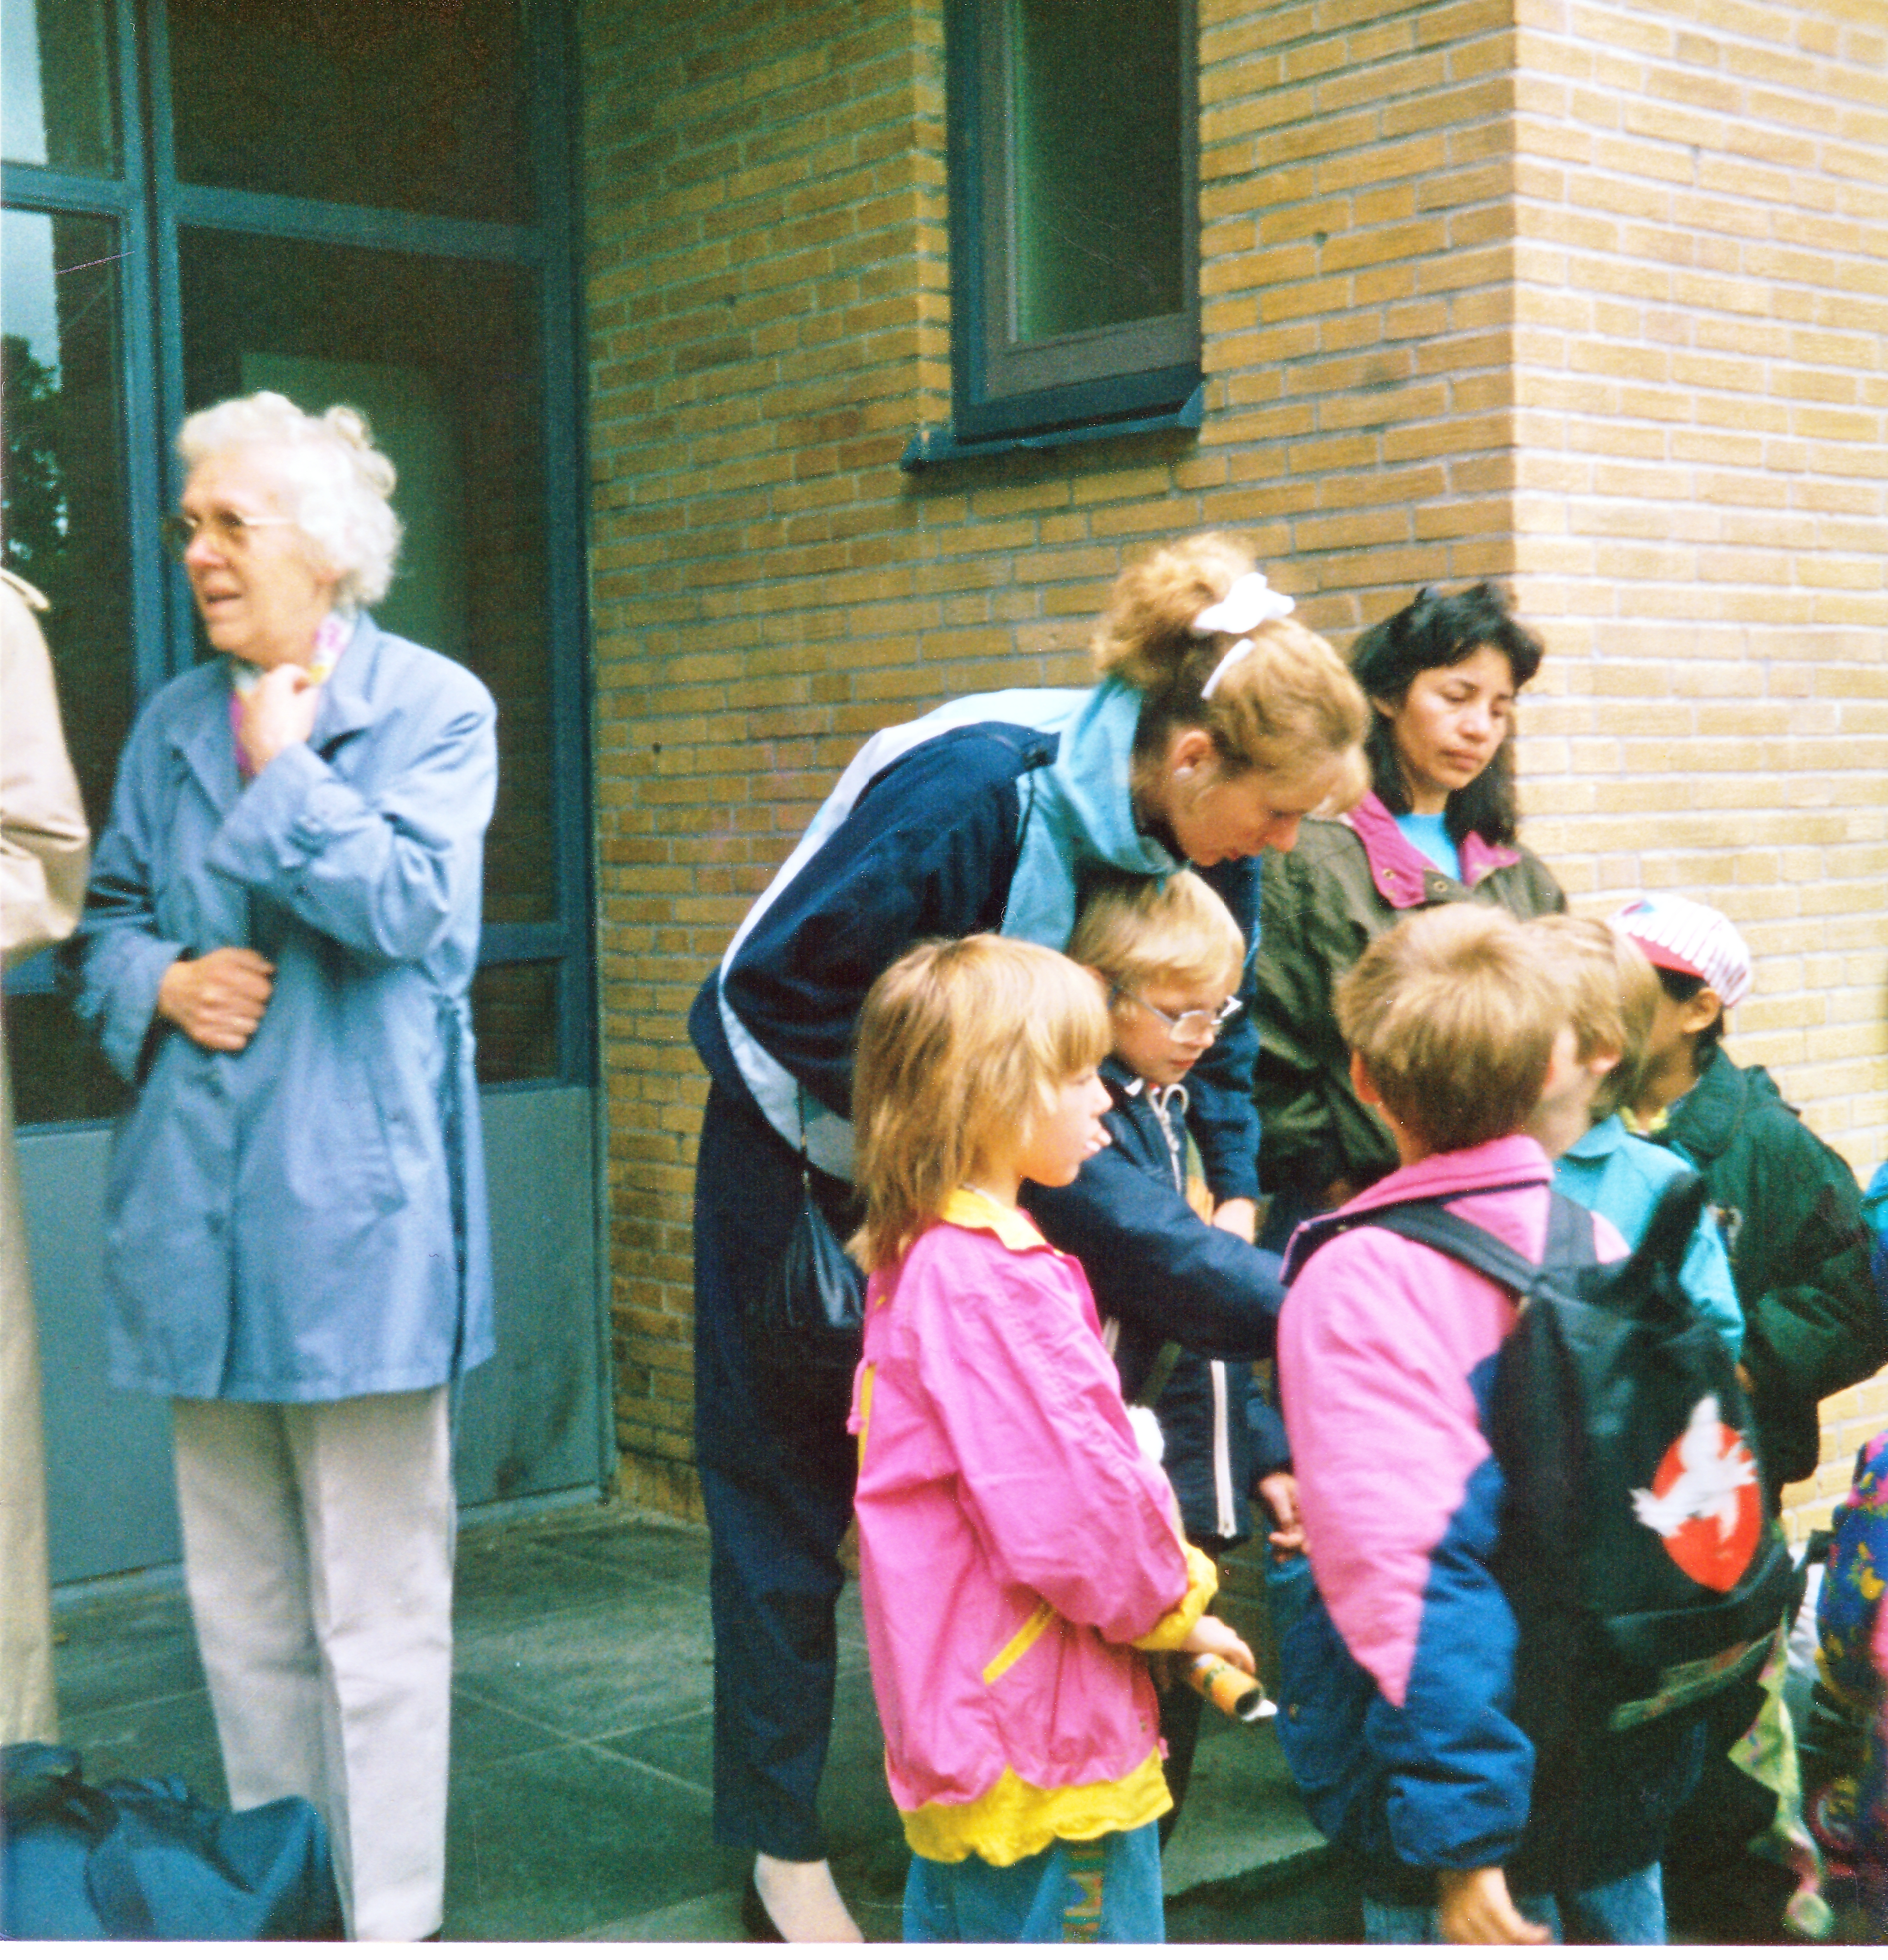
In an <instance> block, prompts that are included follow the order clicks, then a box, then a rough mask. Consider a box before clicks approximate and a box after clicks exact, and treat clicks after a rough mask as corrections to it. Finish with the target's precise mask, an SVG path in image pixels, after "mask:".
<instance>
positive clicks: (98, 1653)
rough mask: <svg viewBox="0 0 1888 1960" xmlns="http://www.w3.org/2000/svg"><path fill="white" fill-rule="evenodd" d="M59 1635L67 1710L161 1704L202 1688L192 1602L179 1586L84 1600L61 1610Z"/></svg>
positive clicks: (57, 1662)
mask: <svg viewBox="0 0 1888 1960" xmlns="http://www.w3.org/2000/svg"><path fill="white" fill-rule="evenodd" d="M59 1634H60V1635H61V1636H62V1637H61V1638H60V1640H59V1644H58V1645H57V1646H56V1647H55V1648H54V1649H53V1672H54V1675H55V1678H56V1681H57V1682H58V1685H59V1706H60V1707H61V1709H62V1710H67V1711H69V1712H71V1713H81V1712H83V1711H84V1710H88V1709H94V1708H111V1707H118V1706H119V1705H120V1704H123V1703H125V1702H130V1701H160V1700H162V1699H164V1698H165V1697H167V1696H169V1695H173V1694H183V1693H186V1692H187V1691H189V1690H191V1689H193V1688H201V1687H202V1685H203V1669H202V1666H201V1665H200V1664H199V1662H198V1660H197V1657H196V1635H195V1634H193V1632H192V1631H191V1628H190V1608H189V1602H187V1601H186V1599H185V1598H184V1596H183V1592H182V1590H181V1589H179V1588H177V1587H175V1586H168V1585H167V1586H163V1587H162V1589H159V1590H155V1591H152V1592H149V1593H132V1592H120V1593H116V1594H115V1595H113V1596H107V1597H103V1598H96V1599H88V1600H84V1601H82V1602H81V1603H79V1604H78V1605H74V1606H72V1607H71V1608H67V1609H65V1610H63V1611H62V1612H60V1614H59Z"/></svg>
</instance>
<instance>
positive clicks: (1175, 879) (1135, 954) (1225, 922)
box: [1068, 871, 1246, 993]
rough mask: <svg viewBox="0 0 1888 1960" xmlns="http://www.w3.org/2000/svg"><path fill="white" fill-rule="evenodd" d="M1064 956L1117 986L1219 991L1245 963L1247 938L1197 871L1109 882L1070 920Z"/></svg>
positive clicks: (1228, 986) (1229, 987) (1233, 980)
mask: <svg viewBox="0 0 1888 1960" xmlns="http://www.w3.org/2000/svg"><path fill="white" fill-rule="evenodd" d="M1068 956H1069V958H1070V959H1073V960H1075V961H1076V962H1077V963H1078V964H1079V965H1081V966H1092V967H1094V968H1095V969H1097V971H1098V972H1101V973H1103V974H1106V976H1107V977H1108V978H1109V980H1110V982H1113V984H1114V985H1116V986H1118V987H1127V988H1138V987H1148V986H1157V985H1160V983H1161V982H1170V983H1171V984H1172V985H1174V986H1176V987H1218V988H1224V990H1225V991H1227V992H1228V993H1230V992H1231V991H1232V990H1233V988H1234V987H1236V986H1237V985H1238V982H1239V973H1240V969H1241V968H1242V967H1243V966H1244V965H1245V963H1246V940H1245V936H1244V934H1242V933H1241V932H1240V930H1239V924H1238V921H1237V920H1236V919H1234V917H1233V915H1232V914H1231V912H1229V911H1228V910H1227V907H1226V902H1225V900H1224V899H1222V898H1221V896H1219V894H1218V893H1217V892H1216V891H1215V890H1214V889H1213V888H1212V886H1211V885H1209V884H1208V883H1207V882H1206V881H1205V879H1204V878H1202V877H1199V874H1198V873H1196V872H1192V871H1176V872H1175V873H1173V876H1172V877H1170V878H1168V879H1167V880H1165V882H1164V883H1161V882H1158V881H1157V880H1154V879H1152V878H1119V877H1110V878H1108V879H1106V880H1105V881H1103V882H1102V883H1100V884H1098V885H1097V887H1096V889H1095V890H1094V894H1093V896H1090V898H1089V899H1088V900H1087V903H1086V904H1084V905H1083V907H1082V909H1081V918H1079V919H1078V920H1077V921H1075V936H1074V937H1072V938H1071V940H1069V942H1068Z"/></svg>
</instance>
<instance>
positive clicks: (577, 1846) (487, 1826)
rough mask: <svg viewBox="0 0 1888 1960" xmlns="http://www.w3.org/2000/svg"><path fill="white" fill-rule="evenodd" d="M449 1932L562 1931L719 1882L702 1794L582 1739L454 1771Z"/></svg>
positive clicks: (669, 1901) (499, 1935) (526, 1934)
mask: <svg viewBox="0 0 1888 1960" xmlns="http://www.w3.org/2000/svg"><path fill="white" fill-rule="evenodd" d="M725 1882H726V1879H725V1878H724V1876H723V1874H722V1870H721V1861H720V1860H719V1857H718V1854H717V1853H715V1849H714V1846H713V1843H712V1832H711V1828H710V1822H709V1806H708V1799H707V1797H706V1796H705V1795H703V1794H699V1793H696V1792H695V1791H692V1790H687V1789H684V1788H683V1787H680V1786H678V1785H677V1784H675V1783H672V1782H670V1781H668V1780H665V1779H664V1778H662V1777H658V1776H657V1775H656V1774H654V1772H653V1771H649V1770H647V1769H645V1768H642V1767H641V1766H640V1765H639V1764H634V1763H629V1762H625V1761H622V1758H619V1757H614V1756H607V1755H603V1754H602V1753H600V1752H598V1751H597V1750H594V1749H592V1748H588V1747H587V1746H586V1745H584V1744H581V1743H573V1744H569V1745H565V1747H563V1748H556V1749H552V1750H547V1751H545V1752H542V1753H541V1754H539V1755H531V1756H527V1757H524V1758H520V1759H518V1760H517V1761H511V1762H506V1763H500V1764H495V1765H494V1766H492V1768H489V1769H484V1770H479V1771H474V1772H473V1773H471V1774H468V1775H466V1776H465V1777H461V1778H459V1779H457V1780H455V1783H454V1789H453V1802H452V1809H451V1814H450V1815H449V1818H448V1820H447V1853H446V1918H445V1924H444V1929H443V1933H444V1937H445V1938H446V1939H448V1940H451V1939H570V1938H572V1937H575V1936H577V1935H578V1934H580V1933H583V1932H584V1931H586V1930H587V1929H590V1928H591V1927H597V1926H601V1925H605V1924H608V1923H613V1922H616V1921H619V1920H624V1919H627V1918H630V1917H636V1916H639V1915H641V1914H645V1913H648V1912H651V1911H655V1910H657V1909H658V1908H661V1907H664V1906H672V1905H676V1904H680V1903H681V1902H682V1901H683V1900H686V1899H688V1898H692V1897H694V1896H696V1895H697V1894H698V1893H699V1892H701V1891H702V1890H703V1889H704V1888H705V1886H706V1887H709V1888H712V1887H715V1886H718V1885H722V1884H724V1883H725Z"/></svg>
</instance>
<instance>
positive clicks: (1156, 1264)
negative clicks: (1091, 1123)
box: [1023, 1118, 1285, 1361]
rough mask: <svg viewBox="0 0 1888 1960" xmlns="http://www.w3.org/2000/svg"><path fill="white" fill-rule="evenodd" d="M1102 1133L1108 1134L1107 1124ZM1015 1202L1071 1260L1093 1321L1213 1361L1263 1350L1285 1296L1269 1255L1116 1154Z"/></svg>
mask: <svg viewBox="0 0 1888 1960" xmlns="http://www.w3.org/2000/svg"><path fill="white" fill-rule="evenodd" d="M1108 1127H1109V1128H1110V1131H1111V1132H1114V1131H1116V1130H1117V1125H1116V1120H1115V1119H1114V1118H1109V1119H1108ZM1023 1204H1024V1208H1025V1209H1026V1210H1027V1211H1028V1212H1029V1213H1030V1216H1031V1217H1033V1218H1034V1219H1035V1220H1036V1223H1037V1224H1038V1225H1040V1227H1042V1230H1043V1236H1045V1237H1046V1238H1047V1239H1049V1242H1050V1243H1052V1245H1055V1246H1059V1247H1060V1248H1061V1249H1062V1251H1064V1252H1072V1253H1074V1254H1075V1257H1076V1258H1078V1259H1079V1260H1080V1261H1081V1266H1082V1271H1084V1273H1085V1274H1087V1278H1088V1284H1089V1285H1090V1287H1092V1288H1093V1290H1094V1296H1095V1302H1096V1304H1097V1306H1099V1307H1100V1309H1101V1311H1102V1313H1103V1314H1113V1315H1114V1316H1117V1317H1118V1318H1119V1319H1121V1320H1122V1321H1123V1322H1130V1323H1132V1325H1135V1327H1137V1328H1144V1329H1145V1330H1146V1332H1148V1333H1149V1334H1151V1335H1153V1336H1154V1337H1155V1338H1157V1339H1158V1340H1161V1341H1179V1342H1180V1344H1181V1345H1182V1346H1183V1347H1185V1348H1191V1349H1192V1351H1194V1352H1195V1353H1196V1354H1204V1355H1206V1356H1208V1357H1215V1358H1218V1359H1220V1360H1228V1361H1251V1360H1262V1359H1263V1358H1265V1357H1266V1356H1268V1355H1269V1354H1271V1353H1272V1348H1273V1346H1274V1344H1275V1340H1276V1337H1277V1334H1278V1304H1279V1302H1280V1301H1281V1300H1282V1299H1283V1298H1284V1295H1285V1289H1284V1287H1282V1285H1281V1284H1280V1281H1279V1262H1278V1257H1277V1255H1275V1253H1272V1252H1260V1251H1259V1250H1258V1249H1256V1247H1254V1246H1249V1245H1247V1244H1246V1242H1245V1240H1244V1239H1241V1238H1240V1237H1238V1236H1237V1235H1236V1234H1234V1233H1231V1232H1222V1231H1221V1230H1220V1229H1219V1227H1218V1226H1217V1225H1208V1224H1207V1223H1205V1221H1204V1220H1202V1218H1201V1217H1200V1216H1199V1214H1198V1213H1197V1212H1196V1211H1194V1209H1193V1208H1192V1206H1191V1205H1190V1204H1188V1203H1187V1201H1186V1199H1185V1198H1183V1197H1182V1196H1181V1195H1180V1193H1179V1192H1177V1191H1176V1190H1175V1189H1174V1188H1173V1185H1171V1184H1170V1183H1167V1182H1164V1180H1163V1179H1160V1178H1159V1177H1157V1176H1154V1175H1152V1174H1151V1173H1149V1172H1148V1171H1146V1170H1145V1169H1142V1168H1141V1166H1139V1165H1138V1164H1136V1163H1134V1162H1133V1161H1132V1159H1131V1158H1130V1157H1129V1155H1128V1153H1126V1151H1125V1150H1122V1149H1119V1148H1118V1147H1110V1149H1107V1150H1102V1151H1100V1152H1098V1153H1097V1154H1096V1155H1095V1156H1094V1157H1090V1159H1089V1160H1088V1161H1087V1163H1085V1164H1084V1165H1083V1166H1082V1167H1081V1173H1080V1174H1079V1175H1078V1176H1077V1178H1076V1179H1075V1182H1074V1183H1073V1184H1070V1185H1063V1186H1062V1188H1060V1189H1059V1190H1050V1189H1048V1188H1046V1187H1044V1186H1043V1185H1027V1186H1026V1187H1025V1189H1024V1197H1023Z"/></svg>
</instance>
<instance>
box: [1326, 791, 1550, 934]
mask: <svg viewBox="0 0 1888 1960" xmlns="http://www.w3.org/2000/svg"><path fill="white" fill-rule="evenodd" d="M1343 821H1344V822H1345V823H1348V825H1349V826H1350V827H1351V828H1352V829H1353V830H1354V831H1355V832H1356V833H1357V836H1358V842H1360V843H1361V845H1363V847H1364V858H1366V860H1367V861H1368V863H1369V865H1370V875H1371V883H1373V884H1374V885H1375V886H1376V887H1377V892H1378V893H1379V895H1380V896H1381V897H1382V899H1383V902H1384V903H1385V904H1386V905H1393V906H1394V907H1395V908H1396V910H1397V911H1399V912H1406V911H1408V910H1409V908H1410V907H1411V906H1412V905H1421V904H1422V902H1423V901H1424V899H1426V898H1427V897H1428V896H1429V894H1430V889H1431V880H1434V879H1438V878H1439V879H1441V880H1443V882H1444V883H1453V880H1451V879H1450V877H1449V876H1448V874H1447V872H1445V871H1441V870H1437V867H1435V866H1434V864H1431V863H1430V861H1429V860H1428V858H1425V856H1424V855H1423V854H1422V852H1421V851H1418V849H1417V848H1416V847H1415V845H1413V844H1412V843H1411V842H1410V841H1409V838H1406V836H1404V835H1403V834H1402V831H1400V830H1399V829H1398V828H1397V827H1396V819H1395V818H1394V817H1393V816H1391V815H1390V812H1389V811H1388V810H1386V809H1385V808H1384V807H1383V799H1382V798H1381V797H1379V796H1378V795H1377V792H1376V791H1374V790H1372V791H1371V792H1370V794H1368V795H1367V796H1366V797H1364V800H1363V801H1362V802H1361V803H1359V804H1358V806H1357V807H1356V808H1355V810H1352V812H1351V813H1350V814H1349V815H1348V816H1346V817H1345V818H1344V819H1343ZM1460 851H1461V854H1462V882H1463V884H1465V885H1479V883H1481V882H1482V880H1483V879H1484V878H1485V877H1487V876H1488V873H1490V872H1491V871H1495V870H1501V869H1502V868H1503V867H1505V866H1507V865H1509V864H1519V863H1520V861H1521V854H1520V852H1519V851H1517V850H1516V849H1514V847H1513V846H1512V845H1507V844H1490V843H1488V842H1485V840H1484V839H1482V838H1480V837H1479V836H1478V835H1476V833H1475V832H1473V830H1472V831H1470V832H1469V834H1468V835H1467V836H1466V837H1465V838H1463V840H1462V842H1461V845H1460Z"/></svg>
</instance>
